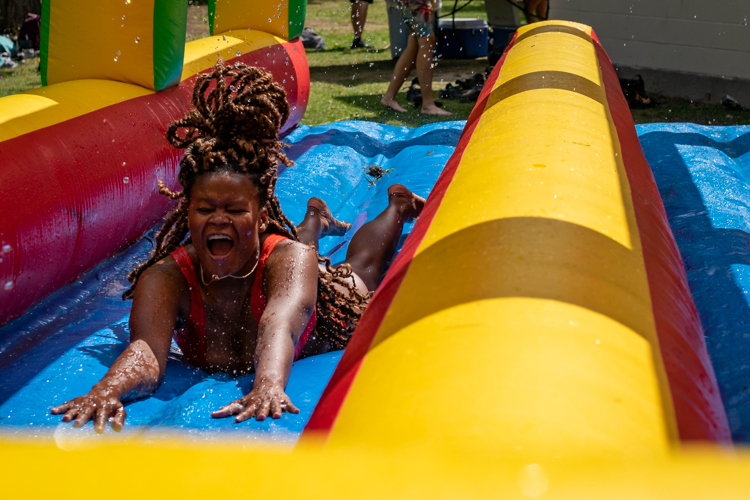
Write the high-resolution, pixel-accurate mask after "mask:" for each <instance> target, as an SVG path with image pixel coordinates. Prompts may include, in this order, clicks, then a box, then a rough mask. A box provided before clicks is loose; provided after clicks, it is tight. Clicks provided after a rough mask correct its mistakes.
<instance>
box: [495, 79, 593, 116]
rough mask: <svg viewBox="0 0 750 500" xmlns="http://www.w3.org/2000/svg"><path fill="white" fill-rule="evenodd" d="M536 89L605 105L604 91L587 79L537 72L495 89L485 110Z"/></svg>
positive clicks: (509, 81)
mask: <svg viewBox="0 0 750 500" xmlns="http://www.w3.org/2000/svg"><path fill="white" fill-rule="evenodd" d="M536 89H558V90H568V91H570V92H575V93H577V94H582V95H585V96H586V97H588V98H590V99H593V100H595V101H597V102H598V103H600V104H601V105H602V106H606V103H607V99H606V96H605V95H604V89H603V88H602V87H600V86H599V85H597V84H595V83H594V82H592V81H591V80H589V79H587V78H584V77H582V76H578V75H574V74H572V73H566V72H563V71H537V72H535V73H527V74H525V75H521V76H518V77H516V78H513V79H512V80H508V81H507V82H505V83H503V84H502V85H500V86H499V87H497V88H496V89H495V90H493V91H492V93H491V94H490V98H489V100H488V102H487V108H486V109H490V108H491V107H492V106H494V105H495V104H497V103H499V102H500V101H502V100H504V99H507V98H508V97H511V96H514V95H516V94H520V93H521V92H526V91H528V90H536Z"/></svg>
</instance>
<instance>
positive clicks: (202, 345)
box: [170, 247, 206, 366]
mask: <svg viewBox="0 0 750 500" xmlns="http://www.w3.org/2000/svg"><path fill="white" fill-rule="evenodd" d="M170 255H171V256H172V258H174V260H175V261H177V265H179V266H180V270H181V271H182V274H183V275H185V279H186V280H187V283H188V287H189V288H190V316H188V319H187V321H186V322H185V323H186V325H185V326H186V327H187V328H186V331H187V332H189V333H188V334H189V335H190V336H191V337H193V338H191V339H189V340H188V341H187V342H179V343H178V344H181V345H180V349H182V352H183V354H184V355H185V357H186V358H187V359H188V360H189V361H190V362H192V363H194V364H197V365H198V366H205V365H206V313H205V311H204V310H203V297H201V290H200V288H199V287H198V279H197V278H196V276H195V266H193V260H192V259H191V258H190V255H188V253H187V250H185V247H180V248H178V249H177V250H175V251H174V252H172V253H171V254H170ZM188 346H189V347H188Z"/></svg>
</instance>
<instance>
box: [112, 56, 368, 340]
mask: <svg viewBox="0 0 750 500" xmlns="http://www.w3.org/2000/svg"><path fill="white" fill-rule="evenodd" d="M213 82H215V83H216V85H215V87H213V88H212V83H213ZM192 105H193V108H194V109H193V110H192V111H190V113H189V114H188V115H187V116H186V117H184V118H182V119H180V120H177V121H176V122H174V123H172V124H171V125H170V126H169V129H168V130H167V140H169V142H170V143H171V144H172V145H173V146H174V147H176V148H184V153H185V156H184V157H183V159H182V160H181V161H180V173H179V176H178V180H179V182H180V184H181V185H182V187H183V190H182V191H180V192H172V191H170V190H169V189H167V187H166V186H165V185H164V183H163V182H161V181H159V192H160V193H161V194H163V195H165V196H168V197H169V198H171V199H172V200H179V203H178V205H177V208H176V209H175V210H174V211H173V212H171V213H170V214H169V215H168V216H167V218H166V220H165V221H164V226H163V227H162V228H161V230H160V231H159V233H158V234H157V235H156V240H155V247H154V251H153V253H152V255H151V258H150V259H149V260H148V261H146V262H144V263H142V264H140V265H139V266H137V267H136V268H135V269H133V271H131V272H130V274H129V275H128V280H129V281H130V283H131V286H130V288H129V289H128V290H127V291H126V292H125V293H123V299H124V300H127V299H129V298H131V297H132V296H133V293H134V291H135V286H136V284H137V283H138V279H139V278H140V276H141V275H142V274H143V273H144V271H146V269H148V268H149V267H151V266H153V265H154V264H155V263H156V262H158V261H160V260H161V259H163V258H165V257H166V256H167V255H169V254H170V253H172V252H173V251H175V250H176V249H177V248H179V247H180V246H181V245H184V244H187V243H190V241H191V240H190V237H189V236H188V224H187V223H188V207H189V206H190V192H191V190H192V188H193V186H194V185H195V182H196V181H197V180H198V178H199V177H200V176H201V175H203V174H207V173H214V172H225V171H229V172H234V173H239V174H244V175H248V176H249V177H250V179H251V180H252V181H253V183H254V185H255V186H256V188H257V189H258V192H259V193H260V204H261V207H263V206H265V208H266V210H267V211H268V216H269V225H268V227H267V229H266V231H269V232H271V233H276V234H280V235H283V236H285V237H287V238H289V239H291V240H294V241H299V237H298V236H297V228H296V226H295V225H294V224H293V223H292V221H290V220H289V219H288V218H287V216H286V215H284V212H283V211H282V210H281V206H280V205H279V200H278V198H277V197H276V193H275V188H276V180H277V173H276V171H277V165H278V164H279V163H283V164H284V165H286V166H291V165H292V161H291V160H289V159H288V158H287V157H286V156H285V155H284V153H283V152H282V149H283V148H284V147H285V146H284V144H283V143H282V142H281V141H279V140H278V133H279V129H280V128H281V126H282V125H283V123H284V122H285V121H286V119H287V118H288V117H289V103H288V102H287V99H286V92H285V91H284V89H283V88H282V87H281V86H280V85H279V84H278V83H276V82H274V81H273V78H272V77H271V74H270V73H269V72H268V71H265V70H263V69H260V68H255V67H251V66H247V65H245V64H242V63H236V64H234V65H232V66H224V63H223V61H222V60H221V59H219V60H218V62H217V63H216V66H215V68H214V70H213V72H212V73H205V74H202V75H199V76H198V79H197V81H196V82H195V88H194V90H193V98H192ZM181 131H184V135H180V133H179V132H181ZM318 262H320V263H322V264H324V267H325V271H323V270H322V269H320V271H319V275H318V298H317V310H318V321H317V324H316V330H317V333H318V335H319V336H320V337H321V338H322V339H324V340H326V341H327V342H328V344H329V346H330V347H331V348H333V349H343V348H344V347H345V346H346V343H347V342H348V340H349V336H350V335H351V333H352V332H353V330H354V327H355V326H356V325H357V322H358V321H359V317H360V316H361V314H362V312H363V311H364V308H365V306H366V305H367V301H368V299H369V294H367V295H363V294H361V293H359V292H358V291H357V290H356V288H355V287H354V282H353V279H352V269H351V266H349V265H348V264H340V265H337V266H332V265H331V260H330V259H328V258H326V257H321V256H320V255H318ZM334 284H338V285H340V286H341V287H343V289H345V290H347V293H342V292H341V291H340V289H337V288H336V287H335V286H334Z"/></svg>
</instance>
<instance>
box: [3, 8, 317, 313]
mask: <svg viewBox="0 0 750 500" xmlns="http://www.w3.org/2000/svg"><path fill="white" fill-rule="evenodd" d="M249 5H252V8H250V9H248V6H249ZM43 7H44V11H43V15H42V47H41V72H42V83H43V84H44V85H45V86H44V87H41V88H39V89H35V90H31V91H28V92H24V93H21V94H18V95H13V96H9V97H5V98H3V99H0V141H1V142H0V165H2V168H1V169H0V189H1V190H2V196H0V213H2V214H4V215H3V217H2V218H0V243H1V244H2V248H3V254H2V262H0V283H2V286H1V287H0V324H3V323H6V322H7V321H9V320H11V319H13V318H15V317H17V316H19V315H20V314H22V313H23V312H24V311H25V310H27V309H28V308H29V307H30V306H31V305H32V304H34V303H36V302H38V301H39V300H40V299H42V298H43V297H45V296H46V295H48V294H49V293H50V292H52V291H53V290H56V289H58V288H59V287H60V286H62V285H64V284H65V283H69V282H71V281H73V280H74V279H76V278H77V277H78V276H80V275H81V274H82V273H83V272H84V271H87V270H89V269H91V268H92V267H94V266H95V265H96V264H98V263H99V262H101V261H102V260H103V259H105V258H107V257H111V256H112V255H114V254H115V253H116V252H118V251H119V250H121V249H123V248H124V247H125V246H127V245H129V244H131V243H133V242H134V241H135V240H136V239H137V238H139V237H140V236H141V235H142V234H143V232H144V231H145V230H146V229H148V228H150V227H152V226H153V225H154V224H155V223H156V222H157V221H158V220H159V219H161V218H162V217H163V216H164V215H165V213H166V212H167V210H168V209H169V205H168V204H167V203H166V201H165V199H164V197H163V196H161V195H160V194H159V193H158V188H157V187H156V184H155V181H157V180H163V181H165V182H166V183H167V184H171V187H176V185H175V179H176V173H177V168H178V162H179V160H180V151H177V150H175V149H174V148H172V147H171V145H169V143H168V142H167V140H166V139H165V132H166V129H167V127H168V126H169V124H170V123H171V122H173V121H174V120H176V119H177V118H180V117H182V116H184V115H185V114H186V113H187V112H188V111H189V110H190V100H191V96H192V91H193V85H194V83H195V76H196V75H197V74H198V73H200V72H201V71H205V70H207V69H208V68H210V67H212V66H213V65H214V64H215V63H216V60H217V58H218V57H222V58H223V59H224V60H225V61H226V62H227V63H228V64H233V63H234V62H243V63H246V64H251V65H255V66H261V67H265V68H267V69H269V70H270V71H271V72H272V74H273V76H274V78H275V79H276V80H277V81H278V82H279V83H280V84H281V85H282V86H283V87H284V88H285V90H286V92H287V97H288V98H289V101H290V104H291V106H292V113H291V116H290V117H289V120H288V121H287V123H286V125H285V126H284V131H288V130H290V129H292V128H293V127H294V126H296V125H297V124H298V123H299V121H300V120H301V118H302V116H303V115H304V113H305V109H306V107H307V100H308V96H309V92H310V74H309V70H308V67H307V58H306V56H305V53H304V48H303V47H302V44H301V43H300V41H299V38H295V37H297V35H299V33H300V32H301V31H302V28H303V24H304V17H305V7H306V3H305V2H304V1H300V0H297V1H291V2H281V3H278V2H273V1H271V0H254V1H234V2H232V1H227V0H224V1H219V2H212V3H211V9H210V11H209V16H210V20H211V21H212V23H211V24H210V26H211V29H212V33H214V34H215V35H212V36H210V37H207V38H204V39H202V40H195V41H192V42H189V43H187V44H186V43H185V31H186V22H187V0H148V1H144V0H130V1H128V0H122V1H114V0H107V1H103V2H102V1H93V0H91V1H87V0H74V1H71V0H50V1H47V2H44V4H43ZM282 7H283V8H282ZM225 19H226V21H225ZM289 40H291V41H289Z"/></svg>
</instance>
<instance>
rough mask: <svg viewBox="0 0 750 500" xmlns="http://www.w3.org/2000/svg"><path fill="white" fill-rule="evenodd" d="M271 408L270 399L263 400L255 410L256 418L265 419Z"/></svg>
mask: <svg viewBox="0 0 750 500" xmlns="http://www.w3.org/2000/svg"><path fill="white" fill-rule="evenodd" d="M270 409H271V404H270V403H269V402H268V401H263V402H262V403H261V404H260V407H259V408H258V411H256V412H255V420H259V421H260V420H265V419H266V417H267V416H268V411H269V410H270Z"/></svg>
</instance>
